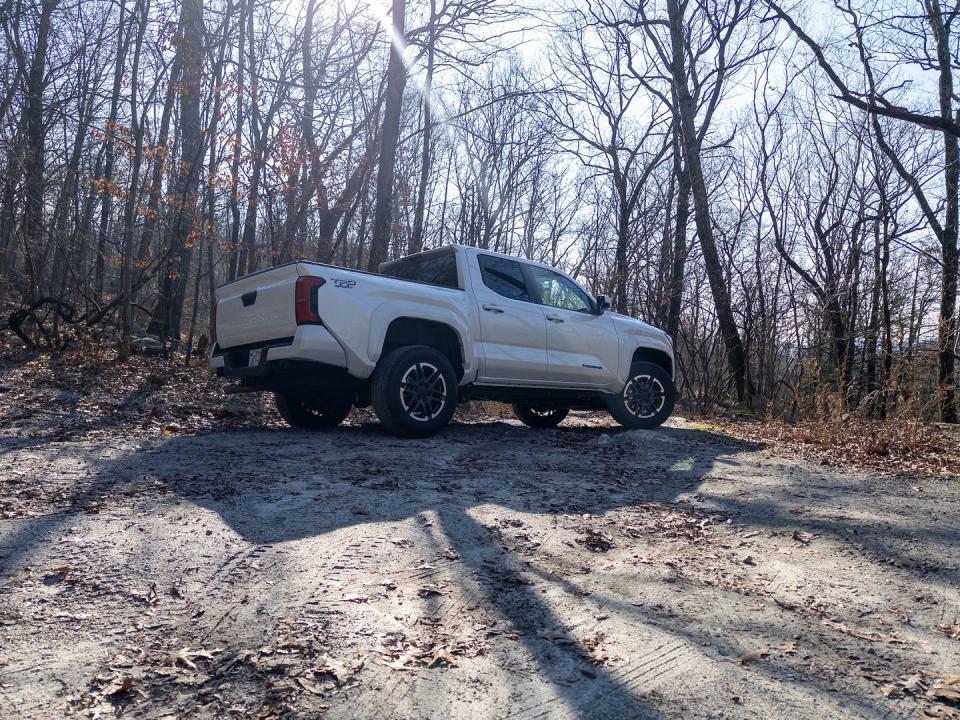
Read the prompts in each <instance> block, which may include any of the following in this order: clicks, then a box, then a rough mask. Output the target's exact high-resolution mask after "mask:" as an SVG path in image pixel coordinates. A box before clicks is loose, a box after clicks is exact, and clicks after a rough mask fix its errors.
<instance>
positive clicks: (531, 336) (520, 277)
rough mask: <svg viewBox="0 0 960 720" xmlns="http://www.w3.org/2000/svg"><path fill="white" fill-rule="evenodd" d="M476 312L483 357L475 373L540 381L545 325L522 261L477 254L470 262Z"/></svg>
mask: <svg viewBox="0 0 960 720" xmlns="http://www.w3.org/2000/svg"><path fill="white" fill-rule="evenodd" d="M471 265H472V267H471V274H472V276H473V280H474V282H473V283H472V285H473V288H474V297H475V298H476V301H477V306H478V309H479V312H480V341H481V344H482V347H483V360H482V362H481V364H480V372H479V375H478V379H479V380H480V381H486V382H501V383H510V384H520V385H523V384H536V383H543V381H544V376H545V373H546V370H547V350H546V343H547V328H546V319H545V317H544V312H543V308H542V307H541V306H540V305H538V304H536V302H534V300H533V298H532V297H531V296H530V291H529V288H528V287H527V282H526V277H525V276H524V273H523V269H522V268H521V266H520V263H519V262H517V261H516V260H511V259H509V258H504V257H499V256H497V255H484V254H479V255H477V256H476V264H475V265H474V263H471Z"/></svg>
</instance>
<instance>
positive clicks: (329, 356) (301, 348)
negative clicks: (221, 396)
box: [210, 325, 347, 378]
mask: <svg viewBox="0 0 960 720" xmlns="http://www.w3.org/2000/svg"><path fill="white" fill-rule="evenodd" d="M258 351H259V352H258ZM251 359H252V360H253V364H251ZM279 360H299V361H304V362H313V363H320V364H322V365H327V366H330V367H336V368H346V367H347V355H346V353H345V352H344V350H343V348H342V347H341V346H340V343H338V342H337V340H336V338H334V337H333V335H331V334H330V331H329V330H327V329H326V328H325V327H323V326H322V325H301V326H299V327H298V328H297V332H296V335H294V336H293V337H292V338H280V339H277V340H268V341H266V342H261V343H252V344H250V345H239V346H236V347H232V348H226V349H222V348H220V346H219V345H214V346H213V352H212V354H211V355H210V367H211V368H213V369H215V370H216V371H217V374H218V375H221V376H225V377H237V378H245V377H249V378H256V377H264V376H266V375H268V374H269V373H270V366H271V363H275V362H277V361H279Z"/></svg>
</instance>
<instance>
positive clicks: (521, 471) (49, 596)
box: [0, 417, 960, 720]
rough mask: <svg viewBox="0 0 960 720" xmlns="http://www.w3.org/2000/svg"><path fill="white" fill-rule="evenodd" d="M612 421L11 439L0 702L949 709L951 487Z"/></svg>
mask: <svg viewBox="0 0 960 720" xmlns="http://www.w3.org/2000/svg"><path fill="white" fill-rule="evenodd" d="M598 423H599V421H596V420H593V419H591V418H582V417H581V418H576V417H571V419H569V420H568V421H567V422H566V423H564V425H563V426H562V427H561V428H559V429H557V430H550V431H534V430H529V429H526V428H523V427H520V426H518V425H516V424H513V423H512V422H503V421H501V422H483V423H474V424H464V423H459V424H454V425H452V426H451V427H450V428H449V429H448V430H447V431H446V432H444V433H443V434H442V435H441V436H439V437H437V438H434V439H431V440H422V441H408V440H398V439H395V438H391V437H387V436H385V435H383V434H382V433H381V432H380V430H379V428H378V427H377V426H376V424H374V423H362V424H359V425H358V424H356V423H355V424H354V426H353V427H344V428H341V429H339V430H337V431H335V432H331V433H326V434H309V433H305V432H295V431H290V430H281V429H264V430H261V431H246V432H220V433H207V434H198V435H193V436H186V435H178V434H168V435H166V436H164V435H161V434H160V433H157V434H156V435H155V436H149V437H141V436H139V435H130V436H125V435H124V434H123V433H122V432H121V433H117V432H115V431H114V432H111V433H109V434H106V433H105V434H103V435H102V436H96V435H94V436H85V437H83V438H82V439H76V438H73V439H71V438H70V437H69V436H68V437H67V438H66V439H64V438H62V437H56V436H54V437H51V436H49V435H45V434H44V433H26V432H23V431H22V428H21V429H20V430H19V431H4V432H3V434H2V437H0V518H2V520H0V569H2V574H0V715H2V716H5V717H18V718H19V717H35V718H48V717H57V716H61V715H67V714H71V713H76V714H79V715H80V716H84V715H89V716H93V717H106V716H111V715H114V714H116V713H118V712H122V713H123V714H124V715H126V716H131V717H151V718H152V717H194V716H196V717H247V716H250V717H271V716H274V715H275V716H281V717H317V716H321V715H322V716H323V717H330V718H374V717H376V718H467V717H471V718H503V719H506V718H514V719H516V720H533V719H534V718H611V719H614V718H615V719H618V720H619V719H623V718H659V717H663V718H674V717H676V718H705V717H736V718H772V717H782V718H828V717H844V718H847V717H889V718H899V717H904V718H906V717H915V716H916V714H917V712H918V711H919V712H924V711H925V712H930V713H941V714H940V715H933V716H934V717H951V715H949V713H951V712H954V711H955V710H954V709H955V706H953V705H951V704H950V703H951V702H952V701H951V700H950V698H949V690H950V687H949V683H950V680H949V678H947V679H946V680H945V679H944V678H945V677H946V676H947V675H949V674H951V673H960V627H958V626H957V623H960V617H958V615H960V592H958V580H960V567H958V565H960V552H958V547H960V543H958V541H960V521H958V518H960V486H958V485H957V484H956V483H955V482H946V481H935V480H923V479H909V478H908V479H896V478H883V477H878V476H873V475H858V474H853V473H844V472H834V471H828V470H825V469H824V468H822V467H820V466H817V465H815V464H811V463H807V462H803V461H796V460H788V459H784V458H782V457H778V456H777V455H776V454H774V453H773V452H772V451H771V450H769V449H766V448H763V447H760V446H750V445H746V444H743V443H739V442H736V441H733V440H730V439H729V438H725V437H722V436H718V435H714V434H711V433H709V432H706V431H704V430H702V429H698V427H697V426H696V425H694V424H692V423H688V422H685V421H683V420H674V421H671V423H670V427H667V428H663V429H661V430H659V431H655V432H643V431H638V432H618V431H616V430H614V429H612V428H609V427H604V426H602V424H598ZM951 633H953V634H956V635H957V636H958V638H952V637H950V634H951ZM938 699H939V700H940V701H941V702H939V703H938V702H937V700H938Z"/></svg>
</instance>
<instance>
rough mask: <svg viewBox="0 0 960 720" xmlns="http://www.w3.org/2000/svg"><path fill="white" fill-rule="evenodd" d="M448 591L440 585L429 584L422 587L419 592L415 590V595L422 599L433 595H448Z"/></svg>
mask: <svg viewBox="0 0 960 720" xmlns="http://www.w3.org/2000/svg"><path fill="white" fill-rule="evenodd" d="M449 594H450V591H448V590H447V589H446V588H444V587H443V586H442V585H439V584H437V583H431V584H429V585H423V586H421V588H420V589H419V590H417V595H419V596H420V597H422V598H425V597H431V596H433V595H449Z"/></svg>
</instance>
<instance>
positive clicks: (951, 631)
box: [937, 623, 960, 640]
mask: <svg viewBox="0 0 960 720" xmlns="http://www.w3.org/2000/svg"><path fill="white" fill-rule="evenodd" d="M937 630H939V631H940V632H942V633H943V634H944V635H946V636H947V637H948V638H950V639H951V640H960V624H958V623H954V624H953V625H937Z"/></svg>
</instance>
